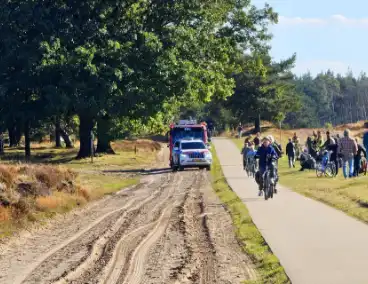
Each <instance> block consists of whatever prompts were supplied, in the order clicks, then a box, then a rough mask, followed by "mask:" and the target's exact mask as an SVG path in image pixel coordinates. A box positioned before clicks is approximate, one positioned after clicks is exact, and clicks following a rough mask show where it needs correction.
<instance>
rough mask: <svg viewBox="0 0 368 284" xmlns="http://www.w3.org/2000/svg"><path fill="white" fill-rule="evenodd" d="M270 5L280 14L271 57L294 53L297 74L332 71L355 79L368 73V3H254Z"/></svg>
mask: <svg viewBox="0 0 368 284" xmlns="http://www.w3.org/2000/svg"><path fill="white" fill-rule="evenodd" d="M265 2H267V3H269V4H270V5H271V6H272V7H273V8H274V9H275V11H276V12H278V14H279V23H278V24H277V25H275V26H272V27H271V29H270V31H271V32H272V33H273V35H274V38H273V40H272V52H271V54H272V56H273V57H274V59H275V60H279V59H283V58H287V57H288V56H290V55H291V54H293V53H294V52H296V54H297V62H296V66H295V68H294V72H295V73H296V74H298V75H299V74H302V73H305V72H307V71H310V72H311V73H312V74H316V73H319V72H320V71H326V70H327V69H331V70H333V71H334V72H336V73H342V74H345V73H346V72H347V71H348V68H350V69H351V70H352V71H353V73H354V74H355V75H359V73H360V72H361V71H364V72H367V71H368V0H350V1H346V0H319V1H317V0H268V1H263V0H253V2H252V3H253V4H255V5H256V6H263V5H264V3H265Z"/></svg>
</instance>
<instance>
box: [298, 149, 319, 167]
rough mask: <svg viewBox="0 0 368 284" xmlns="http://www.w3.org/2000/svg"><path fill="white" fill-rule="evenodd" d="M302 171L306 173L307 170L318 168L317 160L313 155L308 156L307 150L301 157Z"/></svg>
mask: <svg viewBox="0 0 368 284" xmlns="http://www.w3.org/2000/svg"><path fill="white" fill-rule="evenodd" d="M300 166H301V168H300V171H301V172H302V171H304V170H305V169H308V170H312V169H315V168H316V160H315V159H314V158H313V157H312V155H310V154H308V150H307V149H305V150H304V151H303V152H302V153H301V155H300Z"/></svg>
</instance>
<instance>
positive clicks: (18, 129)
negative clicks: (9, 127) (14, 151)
mask: <svg viewBox="0 0 368 284" xmlns="http://www.w3.org/2000/svg"><path fill="white" fill-rule="evenodd" d="M21 139H22V125H21V124H20V123H17V124H16V127H15V145H16V146H19V143H20V140H21Z"/></svg>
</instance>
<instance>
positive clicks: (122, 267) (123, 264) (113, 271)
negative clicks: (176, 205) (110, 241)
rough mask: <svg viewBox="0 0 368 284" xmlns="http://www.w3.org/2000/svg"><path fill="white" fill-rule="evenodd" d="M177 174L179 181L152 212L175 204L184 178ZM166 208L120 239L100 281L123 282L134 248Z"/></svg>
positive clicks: (158, 222) (147, 233) (152, 227)
mask: <svg viewBox="0 0 368 284" xmlns="http://www.w3.org/2000/svg"><path fill="white" fill-rule="evenodd" d="M175 176H176V178H177V181H176V182H175V183H174V184H173V185H172V186H170V189H169V192H168V194H167V196H166V197H165V198H164V199H163V200H162V201H161V202H160V203H159V204H157V205H156V206H155V207H154V208H153V210H151V212H155V210H156V209H157V208H159V207H161V206H162V205H166V204H167V203H168V204H173V202H171V201H172V199H173V198H174V197H173V194H174V192H175V189H177V188H179V187H180V185H181V182H182V180H183V177H182V176H178V175H175ZM166 209H167V207H164V208H163V209H162V210H160V211H159V212H158V214H157V213H156V215H158V218H154V221H153V222H150V223H148V224H145V225H142V226H140V227H138V228H136V229H134V230H133V231H132V232H130V233H129V234H127V235H126V236H124V237H123V238H121V239H120V240H119V242H118V243H117V245H116V248H115V251H114V253H113V256H112V258H111V259H110V262H109V263H108V264H107V265H106V267H105V270H104V272H103V275H102V277H101V280H100V282H99V283H105V284H113V283H117V282H119V283H120V282H122V280H121V279H120V278H121V276H122V275H123V274H124V271H127V270H128V267H129V263H130V260H131V257H132V254H133V253H134V252H133V251H134V248H136V247H137V246H139V245H140V244H141V243H142V242H144V241H145V239H146V238H147V235H150V233H151V232H152V230H154V228H155V227H156V226H158V224H160V222H161V220H162V218H163V216H164V213H162V212H167V210H166Z"/></svg>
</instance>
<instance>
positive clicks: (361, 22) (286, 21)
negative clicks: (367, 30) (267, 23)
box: [279, 14, 368, 27]
mask: <svg viewBox="0 0 368 284" xmlns="http://www.w3.org/2000/svg"><path fill="white" fill-rule="evenodd" d="M334 23H335V24H336V23H337V24H343V25H351V26H358V27H368V18H360V19H356V18H348V17H345V16H343V15H339V14H337V15H332V16H330V17H328V18H301V17H284V16H280V17H279V24H281V25H326V24H334Z"/></svg>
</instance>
